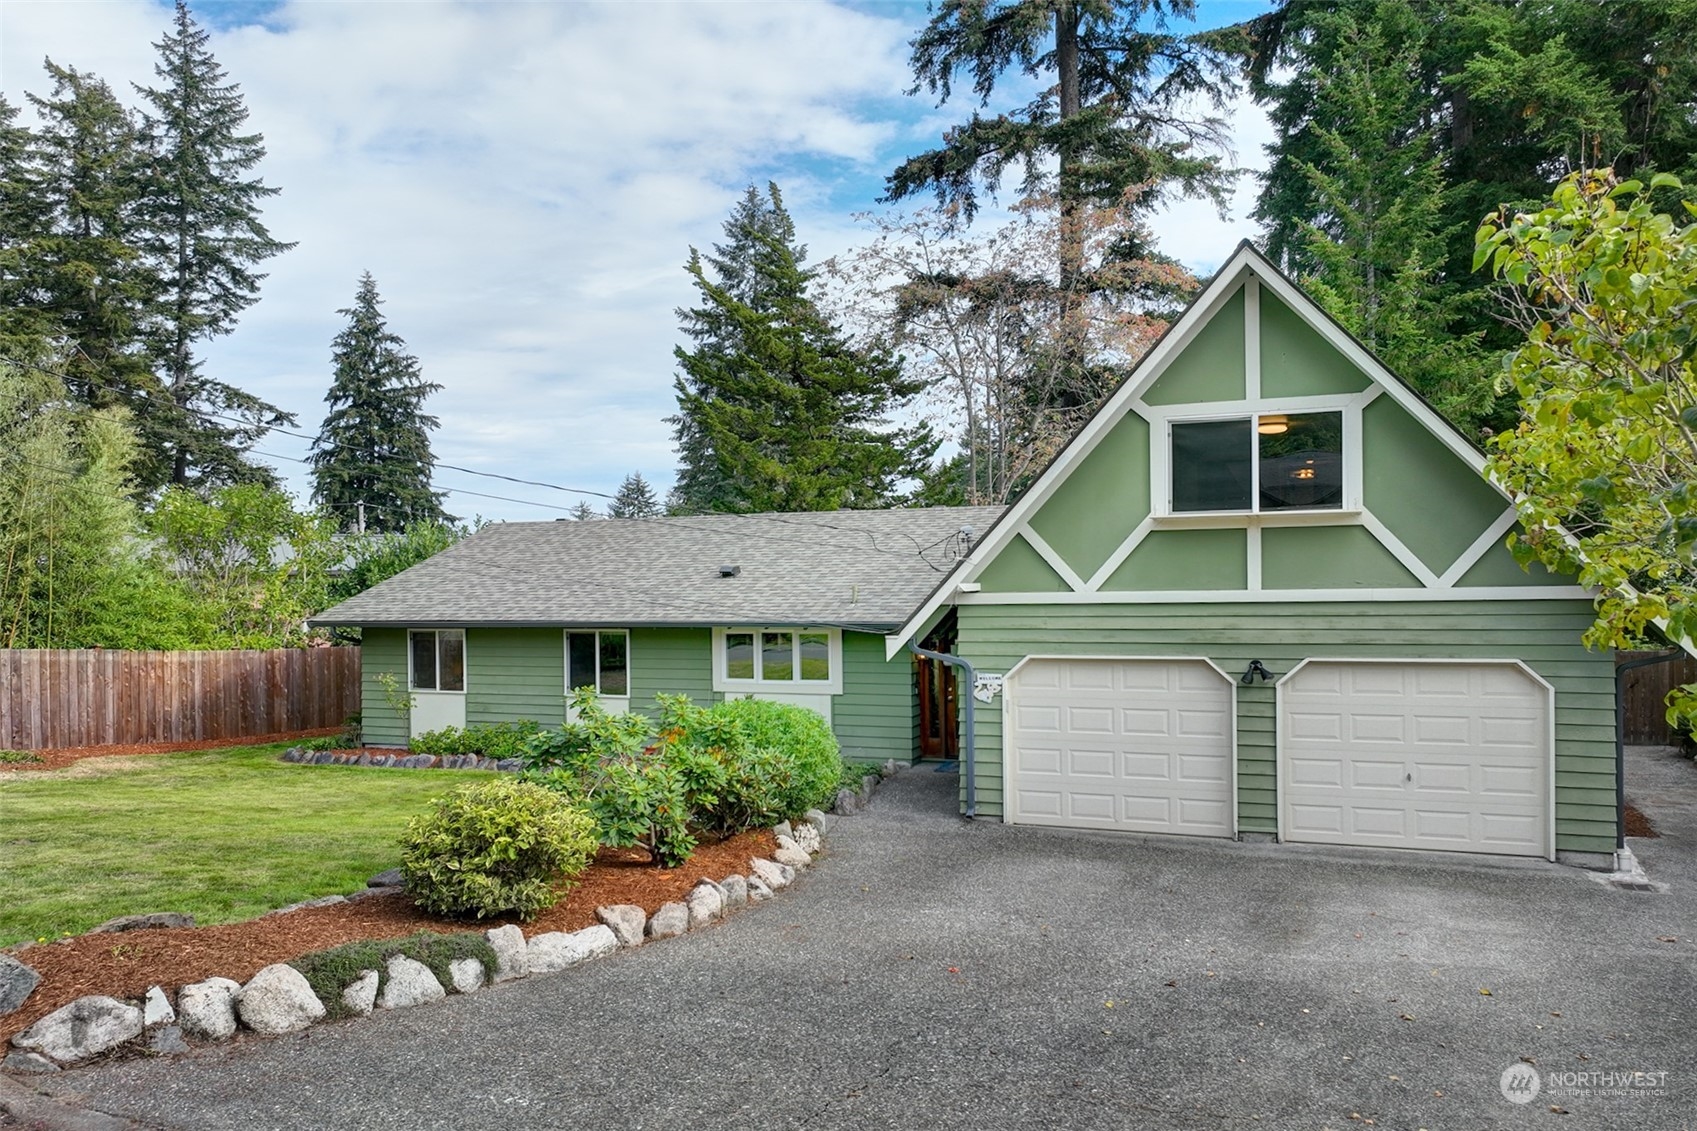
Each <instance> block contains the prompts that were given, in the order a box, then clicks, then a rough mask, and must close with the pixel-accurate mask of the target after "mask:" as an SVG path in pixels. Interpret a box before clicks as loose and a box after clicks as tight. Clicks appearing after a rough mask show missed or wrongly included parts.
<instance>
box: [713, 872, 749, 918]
mask: <svg viewBox="0 0 1697 1131" xmlns="http://www.w3.org/2000/svg"><path fill="white" fill-rule="evenodd" d="M719 890H720V891H721V892H723V893H724V895H725V910H727V911H729V910H730V909H731V908H733V907H741V906H743V905H744V904H745V903H747V902H748V880H746V879H744V878H743V877H742V876H726V877H725V878H724V879H722V880H720V881H719Z"/></svg>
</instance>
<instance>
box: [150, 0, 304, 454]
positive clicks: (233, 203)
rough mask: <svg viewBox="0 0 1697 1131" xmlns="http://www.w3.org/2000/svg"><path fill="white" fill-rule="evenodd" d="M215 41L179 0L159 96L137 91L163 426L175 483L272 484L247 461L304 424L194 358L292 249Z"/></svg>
mask: <svg viewBox="0 0 1697 1131" xmlns="http://www.w3.org/2000/svg"><path fill="white" fill-rule="evenodd" d="M208 38H209V37H208V35H207V33H206V32H205V31H204V30H203V29H202V28H201V27H200V26H199V25H198V24H197V23H196V22H195V20H194V17H193V16H192V15H191V14H190V12H189V9H188V5H187V4H185V3H184V2H183V0H177V6H176V14H175V17H174V20H173V25H172V29H171V30H170V31H169V32H167V33H166V35H165V37H164V38H163V39H162V40H160V41H159V42H158V43H156V44H154V47H155V48H156V49H157V50H158V52H159V61H158V63H157V64H156V65H155V66H154V74H155V75H157V76H158V78H159V82H160V85H159V86H158V87H140V86H138V87H137V88H136V89H137V91H138V92H139V93H140V94H141V96H142V98H143V99H144V100H145V102H146V103H147V106H148V109H147V110H145V111H144V112H143V125H144V129H145V131H146V135H147V140H148V144H149V147H150V148H151V149H152V151H153V158H154V169H155V172H154V182H155V183H154V184H153V185H152V186H151V192H150V193H149V195H148V208H147V211H146V215H145V217H144V220H145V225H144V232H143V241H142V247H143V250H144V251H145V253H146V255H147V257H148V260H149V261H150V263H151V264H152V265H153V267H154V269H155V271H156V272H157V273H158V276H159V279H160V283H161V288H162V294H161V296H160V301H159V303H158V305H157V307H156V310H155V314H156V317H155V319H154V325H153V332H152V339H153V347H154V349H155V351H156V353H157V354H158V357H159V362H160V365H161V366H162V370H163V374H162V375H163V377H164V379H165V382H166V384H167V386H168V388H169V391H170V396H171V402H172V403H173V404H174V406H175V408H174V411H170V412H168V413H156V414H154V416H155V418H156V420H157V422H158V424H159V425H160V426H162V427H163V428H165V429H168V431H166V433H165V434H164V435H163V436H162V437H161V439H162V440H163V444H162V447H163V449H164V454H165V455H166V456H167V457H168V458H169V460H170V464H171V466H170V469H169V478H170V480H171V482H174V483H186V482H189V481H190V480H191V479H192V480H200V481H208V482H233V481H239V480H244V479H254V478H263V477H264V473H263V472H262V471H261V470H260V469H258V468H255V467H254V466H253V465H251V464H249V463H247V462H246V461H245V460H244V459H243V452H244V451H245V450H246V449H247V448H248V447H249V446H251V445H252V443H253V442H254V441H255V440H257V439H258V438H259V437H260V436H262V435H264V434H265V432H266V430H267V429H268V428H271V427H275V426H278V425H282V424H285V423H287V424H292V423H294V422H295V421H294V417H293V416H292V415H290V414H288V413H286V412H284V411H283V410H281V409H279V408H277V407H276V406H275V405H272V404H268V403H267V402H265V401H263V400H261V399H260V398H258V397H255V396H253V395H251V394H249V393H245V392H243V391H242V390H241V389H238V388H236V387H235V386H234V385H230V384H228V383H226V382H223V381H219V380H216V379H215V378H212V377H209V376H207V375H206V374H205V373H203V372H202V367H201V362H200V361H199V360H198V359H197V358H196V357H195V347H196V345H197V343H200V342H204V341H207V340H209V339H212V338H215V337H219V336H221V335H224V334H228V333H229V332H230V331H231V330H232V329H233V328H234V327H235V324H236V319H237V317H238V316H239V315H240V314H241V312H242V311H244V310H246V309H247V308H248V307H249V306H252V305H253V304H254V303H255V302H257V301H258V300H259V284H260V282H261V280H263V279H264V278H265V276H264V275H263V274H260V273H258V272H256V271H255V270H254V267H255V266H256V265H258V264H260V263H263V262H264V261H265V260H267V259H270V258H271V257H272V256H275V255H278V254H280V253H282V252H284V251H287V250H288V249H289V248H291V247H293V246H294V245H293V244H288V243H282V242H279V241H278V240H276V239H274V238H272V236H271V233H270V232H268V231H267V230H266V228H265V225H264V224H263V223H261V222H260V205H261V203H262V202H263V201H264V200H266V199H267V198H268V197H271V196H275V195H276V194H277V192H278V190H277V189H275V188H272V187H269V186H267V185H266V184H265V183H264V182H263V181H261V180H259V179H258V178H257V177H255V176H253V175H252V174H253V170H254V168H255V166H257V165H258V164H259V162H260V161H261V160H262V159H263V158H264V156H265V145H264V141H263V138H261V136H260V135H259V134H254V133H242V132H241V130H242V127H243V125H244V124H245V123H246V121H247V116H248V112H247V107H246V105H245V103H244V101H243V98H242V94H241V89H240V88H239V87H238V86H237V85H236V84H235V83H233V82H230V81H228V76H227V75H226V73H225V72H224V70H223V68H222V67H220V66H219V65H218V61H217V60H216V59H214V58H213V56H212V52H211V51H210V50H209V49H208V47H207V41H208ZM209 413H210V414H216V415H217V416H233V417H236V418H238V419H239V420H241V421H242V423H237V424H231V423H228V422H225V421H220V420H216V419H209V418H208V416H207V415H206V414H209ZM158 418H164V419H158Z"/></svg>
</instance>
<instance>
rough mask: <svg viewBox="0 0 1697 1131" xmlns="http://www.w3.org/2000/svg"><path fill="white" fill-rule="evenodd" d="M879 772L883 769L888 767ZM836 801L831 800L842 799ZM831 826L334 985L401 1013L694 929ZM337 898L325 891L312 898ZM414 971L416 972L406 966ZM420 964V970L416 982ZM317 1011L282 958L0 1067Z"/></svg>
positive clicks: (60, 1030)
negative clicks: (642, 900)
mask: <svg viewBox="0 0 1697 1131" xmlns="http://www.w3.org/2000/svg"><path fill="white" fill-rule="evenodd" d="M467 757H470V756H469V755H468V756H467ZM450 768H452V767H450ZM885 769H886V772H892V771H890V770H889V767H888V766H886V768H885ZM874 779H875V775H868V776H867V778H866V781H867V782H868V783H870V782H872V781H873V780H874ZM844 792H845V793H846V792H848V791H846V790H845V791H844ZM862 792H863V793H864V795H865V797H870V796H871V789H870V788H866V787H865V786H863V789H862ZM838 800H839V803H840V801H841V798H840V797H839V799H838ZM863 804H864V801H863V800H857V805H856V810H855V811H858V808H859V806H860V805H863ZM834 821H835V818H834V817H831V816H828V815H826V814H825V813H823V812H821V811H819V810H818V809H809V810H808V811H807V813H806V814H805V815H804V816H803V817H802V818H801V820H800V821H798V822H796V823H794V824H792V823H791V822H789V821H784V822H781V823H779V824H778V825H777V826H775V827H774V828H773V832H774V833H775V834H777V838H778V847H777V849H776V850H775V851H774V852H773V854H772V856H773V859H766V858H764V857H758V856H757V857H751V858H750V860H749V873H748V874H747V875H733V876H727V877H725V878H724V879H723V880H709V879H702V880H698V881H697V882H696V885H695V887H694V888H692V889H691V890H690V893H689V895H688V896H686V897H685V899H684V901H683V902H681V903H667V904H664V905H663V906H661V907H660V908H659V909H658V910H657V911H655V912H654V914H653V915H648V914H647V913H646V912H645V911H644V910H643V909H642V908H640V907H637V906H635V905H630V904H624V905H619V906H615V907H598V908H596V912H595V914H596V918H598V919H599V920H601V921H600V922H599V923H597V924H596V925H595V926H592V927H585V928H583V929H582V930H578V931H570V932H567V931H545V932H543V933H541V934H539V935H535V936H534V937H532V938H529V939H526V938H525V936H524V931H523V930H522V929H521V928H520V927H518V926H516V925H513V924H508V925H507V926H504V927H494V928H491V929H490V930H488V931H485V932H484V935H485V937H486V938H487V939H488V940H489V944H490V946H491V947H492V948H493V949H494V951H495V959H496V961H495V968H494V969H493V970H490V969H486V968H485V967H484V965H483V963H482V962H481V961H479V960H478V959H475V958H468V959H461V960H458V961H456V962H455V963H454V964H453V966H454V968H453V970H452V979H451V982H452V984H451V985H448V986H443V985H441V984H440V983H438V982H437V981H436V978H435V976H434V975H433V974H431V973H430V971H429V970H428V968H426V967H424V966H423V965H421V964H419V963H416V962H412V961H411V960H410V959H404V958H399V957H397V958H394V959H391V960H390V962H389V967H390V969H389V973H390V982H389V984H388V986H387V987H386V989H385V992H384V994H383V995H382V997H381V998H379V997H378V996H377V993H376V990H377V981H378V979H377V972H376V971H367V972H366V974H367V975H368V977H362V978H360V979H358V980H356V981H355V982H354V983H353V984H351V985H350V986H348V987H347V988H346V989H345V990H344V991H343V1001H344V1003H345V1004H347V1005H348V1006H350V1007H351V1008H353V1010H354V1012H355V1014H356V1016H368V1015H369V1014H371V1013H372V1012H376V1011H381V1010H392V1009H404V1008H409V1007H411V1006H415V1005H422V1004H425V1003H426V1002H430V1001H439V1000H441V999H442V998H445V997H447V996H449V995H450V994H467V993H475V992H477V991H479V990H481V989H483V988H484V987H485V986H490V985H497V984H499V983H502V982H509V981H513V980H516V979H520V978H526V977H530V976H531V975H539V974H550V973H555V972H557V971H561V970H567V969H570V968H571V967H573V966H577V965H580V964H582V963H584V962H589V961H593V960H594V959H597V958H602V957H605V956H607V955H609V954H613V953H616V952H617V951H619V950H625V949H630V948H633V947H638V946H644V945H647V944H648V943H650V942H653V941H655V940H658V939H665V938H674V937H676V936H678V935H682V934H686V933H688V932H689V931H693V930H698V929H700V928H702V927H705V926H708V925H710V924H711V923H713V922H716V921H717V920H719V919H722V918H724V917H726V916H727V915H730V914H732V913H734V912H736V911H737V910H739V909H741V908H744V907H746V906H748V905H750V904H753V903H759V902H763V901H765V900H767V899H770V898H771V897H772V895H773V893H774V892H776V891H779V890H782V889H783V888H785V887H787V886H789V884H791V883H792V882H794V880H795V877H796V874H797V872H798V871H799V870H801V869H803V868H806V867H808V866H809V865H810V864H811V863H812V862H813V859H814V857H815V856H817V855H818V854H819V853H820V852H822V851H823V850H824V838H825V834H826V833H827V831H828V830H829V829H830V827H831V825H832V824H833V823H834ZM343 898H345V897H342V896H326V897H324V899H323V900H314V901H311V902H312V903H315V904H316V903H320V902H329V901H335V900H340V899H343ZM273 914H275V912H273ZM413 966H416V967H418V969H417V970H413V969H412V968H411V967H413ZM397 967H399V969H397ZM419 971H422V972H423V977H419ZM402 975H404V977H402ZM426 979H428V981H429V984H428V985H426V984H425V980H426ZM398 982H400V983H402V984H403V989H402V990H396V986H397V983H398ZM326 1013H327V1010H326V1009H325V1005H324V1003H323V1002H321V1001H320V1000H319V999H318V997H317V995H316V994H314V993H313V991H312V988H311V986H309V985H308V984H307V981H306V978H305V977H304V976H303V975H302V974H301V973H300V972H299V971H298V970H296V969H295V968H294V967H293V966H290V965H289V964H288V963H284V962H279V963H273V964H272V965H270V966H266V967H265V968H264V969H262V970H260V971H258V972H257V973H255V974H254V976H253V977H252V978H250V979H249V980H248V982H247V984H245V985H242V984H239V983H237V982H235V981H233V980H232V979H229V978H218V977H213V978H208V979H205V980H203V981H200V982H195V983H192V984H190V985H186V986H182V987H180V988H179V990H178V991H177V994H176V1000H175V1003H173V1001H172V999H171V996H170V995H168V994H167V993H166V991H165V990H164V989H163V988H162V987H160V986H153V987H150V988H149V989H148V991H147V994H146V997H145V999H144V1000H143V1001H141V1002H139V1003H137V1002H127V1001H120V1000H117V999H115V998H111V997H106V996H104V995H89V996H86V997H81V998H78V999H77V1000H75V1001H73V1002H71V1003H70V1004H68V1005H65V1006H62V1007H60V1008H59V1009H56V1010H54V1011H53V1012H52V1013H49V1014H47V1015H46V1016H45V1017H42V1018H40V1019H39V1020H37V1021H36V1022H35V1024H33V1025H31V1026H30V1027H29V1028H27V1029H25V1030H23V1031H22V1032H20V1033H17V1034H16V1035H14V1036H13V1037H12V1041H11V1044H12V1049H11V1051H10V1053H9V1054H8V1055H7V1056H6V1058H5V1060H4V1061H3V1062H0V1069H4V1070H5V1071H7V1072H10V1073H16V1074H19V1075H40V1074H47V1073H54V1072H60V1071H62V1070H63V1069H64V1068H66V1067H69V1066H74V1065H77V1064H80V1063H82V1062H84V1061H87V1060H89V1059H91V1058H93V1057H96V1056H100V1055H102V1054H106V1053H111V1052H113V1051H114V1050H119V1051H121V1052H132V1053H142V1054H151V1055H164V1054H168V1053H181V1052H187V1051H189V1045H188V1040H194V1041H197V1042H202V1043H206V1042H215V1041H222V1040H228V1039H229V1038H231V1037H234V1036H235V1035H236V1034H237V1033H239V1032H241V1031H243V1030H246V1031H249V1032H254V1033H261V1034H270V1035H275V1034H281V1033H293V1032H299V1031H301V1030H303V1029H306V1028H309V1027H310V1026H312V1025H314V1024H316V1023H318V1022H319V1021H321V1020H323V1019H324V1017H325V1015H326Z"/></svg>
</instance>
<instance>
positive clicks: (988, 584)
mask: <svg viewBox="0 0 1697 1131" xmlns="http://www.w3.org/2000/svg"><path fill="white" fill-rule="evenodd" d="M978 583H979V584H980V585H982V586H983V587H984V591H985V592H986V593H1065V592H1069V591H1070V590H1071V588H1072V587H1071V586H1069V585H1068V584H1067V583H1066V581H1065V579H1063V578H1062V577H1061V575H1060V574H1058V573H1056V572H1055V570H1054V567H1052V566H1051V565H1049V563H1048V562H1046V561H1044V560H1043V556H1042V555H1041V554H1039V553H1038V552H1037V551H1036V550H1034V549H1033V548H1032V546H1031V543H1030V542H1027V541H1026V540H1025V537H1024V536H1023V535H1021V536H1018V537H1015V538H1013V539H1011V540H1009V542H1008V544H1007V545H1006V546H1003V547H1002V549H1001V551H1000V552H999V553H997V554H996V558H995V560H994V561H992V562H991V563H990V564H989V565H987V566H985V567H984V569H983V571H982V572H980V573H979V575H978Z"/></svg>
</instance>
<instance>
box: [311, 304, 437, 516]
mask: <svg viewBox="0 0 1697 1131" xmlns="http://www.w3.org/2000/svg"><path fill="white" fill-rule="evenodd" d="M382 302H383V300H382V299H381V298H380V297H378V294H377V281H376V280H375V279H373V278H372V277H371V273H370V272H369V271H368V272H366V273H365V274H363V275H361V276H360V280H359V290H358V292H357V293H356V294H355V296H354V304H353V305H352V306H351V307H346V308H344V309H342V310H338V311H337V312H336V313H338V314H341V315H344V316H346V317H347V320H348V324H347V325H346V326H345V327H343V329H342V331H341V332H340V333H338V334H337V335H336V337H335V339H334V340H333V341H332V342H331V343H330V356H331V360H332V362H333V363H334V365H335V376H334V377H333V378H332V380H331V383H330V391H329V392H328V393H326V394H325V395H324V401H325V403H326V404H328V405H329V406H330V411H329V412H328V413H327V414H326V415H325V417H324V424H323V425H322V427H320V428H319V431H318V438H317V439H316V440H314V441H313V442H312V455H311V456H310V457H309V458H310V462H311V464H312V482H313V488H312V497H313V499H314V501H315V502H317V503H318V504H319V505H320V506H322V507H327V508H329V509H330V510H332V511H333V512H334V513H335V515H336V519H337V522H338V523H339V524H340V525H341V526H342V527H343V528H344V529H350V530H351V529H361V528H363V529H366V530H375V531H393V530H402V529H405V528H406V527H408V526H411V525H413V524H414V523H419V522H425V523H440V522H444V521H446V520H447V516H446V515H444V514H443V513H442V496H441V495H440V494H439V493H437V492H435V491H432V490H431V489H430V473H431V469H432V468H433V467H435V465H436V457H435V456H434V455H432V454H431V451H430V430H431V429H433V428H435V427H436V426H437V423H438V421H437V419H436V418H435V417H434V416H429V415H427V414H426V413H425V412H424V402H425V400H426V398H428V397H429V396H430V394H432V393H434V392H437V391H438V390H440V389H441V388H442V386H441V385H438V384H435V383H433V382H429V381H426V380H425V379H424V377H423V376H422V373H421V371H420V368H419V364H418V359H417V358H416V357H414V356H412V355H411V354H409V353H407V352H406V342H404V341H402V340H401V337H400V335H398V334H396V333H394V332H393V331H392V330H390V329H389V323H388V321H387V320H386V319H385V318H384V317H383V314H382V312H381V311H380V310H379V309H378V307H379V306H381V305H382ZM362 519H363V527H362Z"/></svg>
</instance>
